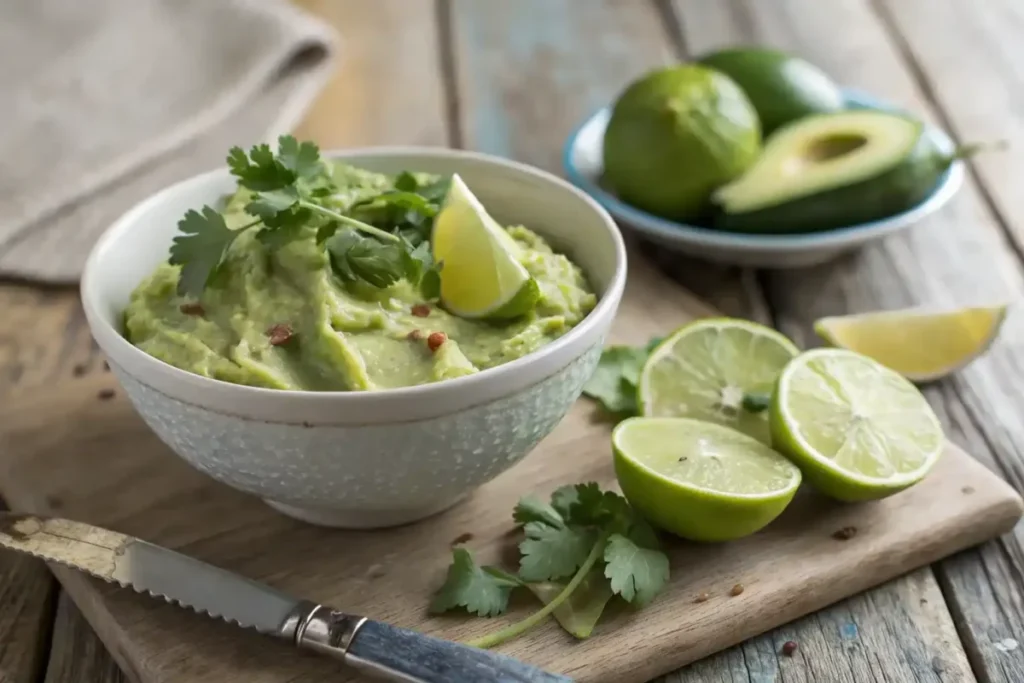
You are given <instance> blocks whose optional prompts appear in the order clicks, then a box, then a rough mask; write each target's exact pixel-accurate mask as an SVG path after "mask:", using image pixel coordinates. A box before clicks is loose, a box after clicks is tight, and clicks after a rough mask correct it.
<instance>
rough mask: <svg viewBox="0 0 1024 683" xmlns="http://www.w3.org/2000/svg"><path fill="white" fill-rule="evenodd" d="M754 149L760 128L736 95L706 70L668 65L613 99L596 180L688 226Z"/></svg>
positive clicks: (734, 87) (742, 167) (751, 157)
mask: <svg viewBox="0 0 1024 683" xmlns="http://www.w3.org/2000/svg"><path fill="white" fill-rule="evenodd" d="M760 151H761V127H760V123H759V122H758V119H757V113H756V112H755V111H754V108H753V106H751V104H750V101H749V100H748V99H747V97H746V95H744V94H743V90H741V89H740V87H739V86H738V85H736V84H735V83H733V81H732V80H731V79H730V78H729V77H728V76H725V75H724V74H721V73H718V72H717V71H714V70H712V69H706V68H704V67H702V66H694V65H690V64H684V65H675V66H670V67H666V68H661V69H656V70H654V71H651V72H649V73H647V74H645V75H644V76H642V77H641V78H639V79H637V80H636V81H634V82H633V83H631V84H630V85H629V87H627V88H626V89H625V91H623V93H622V94H621V95H620V96H619V97H618V99H617V100H616V101H615V105H614V107H613V108H612V113H611V118H610V119H609V121H608V127H607V129H606V130H605V134H604V143H603V159H604V175H603V178H602V180H603V182H604V183H605V184H606V185H607V186H608V187H609V188H610V189H611V190H612V191H613V192H615V194H617V195H618V196H619V198H620V199H622V200H623V201H625V202H627V203H629V204H632V205H633V206H635V207H637V208H639V209H643V210H644V211H648V212H650V213H653V214H655V215H658V216H662V217H664V218H670V219H674V220H680V221H689V220H696V219H698V218H700V217H703V216H705V215H706V214H707V212H708V209H709V208H710V199H711V193H712V192H713V191H714V189H715V188H716V187H719V186H721V185H723V184H724V183H727V182H729V181H731V180H733V179H734V178H736V177H738V176H739V175H740V174H741V173H743V172H744V171H745V170H746V169H747V168H748V167H749V166H750V165H751V164H752V163H754V161H755V160H756V158H757V156H758V153H759V152H760Z"/></svg>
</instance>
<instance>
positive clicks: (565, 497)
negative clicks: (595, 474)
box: [551, 484, 581, 519]
mask: <svg viewBox="0 0 1024 683" xmlns="http://www.w3.org/2000/svg"><path fill="white" fill-rule="evenodd" d="M580 486H581V484H569V485H567V486H561V487H559V488H557V489H555V492H554V493H552V494H551V507H553V508H554V509H555V512H557V513H558V514H559V515H561V516H562V519H568V517H569V513H570V511H571V510H572V506H573V505H575V504H576V501H577V500H579V493H578V492H577V490H576V489H577V488H579V487H580Z"/></svg>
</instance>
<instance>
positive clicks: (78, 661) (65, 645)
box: [43, 592, 127, 683]
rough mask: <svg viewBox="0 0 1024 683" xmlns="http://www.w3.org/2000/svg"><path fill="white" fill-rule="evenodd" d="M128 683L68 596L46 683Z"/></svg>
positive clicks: (60, 605) (63, 598)
mask: <svg viewBox="0 0 1024 683" xmlns="http://www.w3.org/2000/svg"><path fill="white" fill-rule="evenodd" d="M126 680H127V679H126V678H125V675H124V674H123V673H122V672H121V670H120V669H119V668H118V667H117V664H115V663H114V660H113V659H111V657H110V655H109V654H108V653H107V650H106V648H104V646H103V643H101V642H100V640H99V638H97V637H96V635H95V633H93V630H92V627H91V626H89V622H87V621H86V620H85V617H83V616H82V613H81V612H79V611H78V607H76V606H75V603H73V602H72V601H71V598H70V597H68V594H67V593H63V592H62V593H61V594H60V598H59V600H58V601H57V615H56V618H55V619H54V624H53V647H52V648H51V649H50V657H49V662H48V663H47V665H46V677H45V678H44V679H43V683H124V681H126Z"/></svg>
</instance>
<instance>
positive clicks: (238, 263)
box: [124, 141, 596, 391]
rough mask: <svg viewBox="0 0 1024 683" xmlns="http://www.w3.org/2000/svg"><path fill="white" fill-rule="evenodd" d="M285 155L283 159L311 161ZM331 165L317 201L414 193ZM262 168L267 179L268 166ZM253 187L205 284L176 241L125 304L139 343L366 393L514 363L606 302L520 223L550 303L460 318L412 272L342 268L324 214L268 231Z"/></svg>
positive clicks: (181, 363) (529, 263) (219, 373)
mask: <svg viewBox="0 0 1024 683" xmlns="http://www.w3.org/2000/svg"><path fill="white" fill-rule="evenodd" d="M282 142H283V141H282ZM313 149H314V150H315V148H313ZM253 158H254V159H256V158H257V157H256V155H254V156H253ZM282 159H283V161H284V166H282V168H284V167H288V168H291V167H292V166H294V165H295V164H296V163H301V161H302V160H301V158H300V159H299V161H298V162H295V161H294V160H289V159H286V158H284V156H282ZM230 161H232V160H231V158H229V162H230ZM289 163H290V164H292V166H288V164H289ZM317 163H322V164H323V166H322V168H323V172H324V173H326V174H328V175H329V177H330V194H329V196H327V193H326V192H322V191H321V192H320V193H319V194H317V192H316V191H315V189H314V190H309V188H311V187H312V188H315V187H319V186H321V185H323V183H321V181H320V180H316V181H315V182H313V181H310V182H309V183H308V186H304V187H305V188H306V189H302V188H300V190H299V191H298V192H299V194H302V192H307V194H308V196H310V197H314V198H315V197H320V199H315V201H322V202H326V203H325V204H324V205H325V206H330V207H331V208H332V209H333V210H334V211H336V212H337V213H339V214H343V215H345V216H353V215H357V214H358V215H359V216H362V217H365V216H366V212H361V211H360V210H358V208H356V210H355V211H353V207H358V205H359V204H360V202H363V203H364V204H365V203H366V201H367V200H369V199H372V198H373V197H375V196H378V195H381V193H387V192H389V191H390V192H394V193H396V194H394V195H388V196H389V197H396V196H398V194H400V193H398V191H397V190H396V181H397V179H398V178H399V176H387V175H382V174H378V173H372V172H369V171H366V170H362V169H358V168H355V167H352V166H348V165H344V164H339V163H335V162H330V161H325V162H319V161H317ZM253 168H255V167H253ZM286 170H287V169H286ZM245 171H246V169H245V168H242V172H245ZM303 173H305V170H304V169H303V168H301V167H299V168H298V170H297V171H296V172H295V174H294V175H296V176H297V177H299V178H300V180H299V181H296V182H297V183H298V184H299V185H302V183H303V182H305V181H304V180H301V178H302V174H303ZM236 175H238V174H237V173H236ZM402 176H404V180H402V181H397V182H398V184H401V183H405V184H410V183H411V184H413V185H418V186H427V185H429V184H430V183H431V182H434V181H437V180H438V179H437V178H436V177H432V176H428V175H426V174H419V173H415V174H408V173H407V174H402ZM240 177H244V176H240ZM251 177H253V178H256V174H255V172H253V173H252V174H251ZM289 177H292V176H289ZM310 177H312V172H311V173H310ZM411 178H412V179H415V180H410V179H411ZM260 182H263V181H262V180H260V179H259V178H256V179H255V180H252V181H250V185H251V186H255V187H272V186H273V185H272V184H270V185H260V184H259V183H260ZM318 183H319V185H318ZM248 187H249V186H247V185H246V184H245V181H244V180H243V181H242V182H241V183H240V187H239V189H238V190H237V192H236V193H235V194H234V195H232V196H231V197H229V198H227V199H226V203H225V204H224V206H223V207H220V209H219V214H220V215H221V216H222V217H223V223H222V225H226V226H227V228H228V229H232V230H239V229H240V228H241V229H242V230H241V231H240V232H239V233H238V235H237V237H234V238H232V239H231V240H230V241H228V242H226V244H227V246H225V247H224V249H223V253H222V255H221V257H220V260H219V263H215V264H213V265H214V266H215V268H211V269H210V276H209V279H208V280H206V282H205V285H204V286H203V288H202V289H201V292H199V293H198V294H197V293H196V292H195V291H192V292H189V291H184V292H183V291H182V281H183V280H184V278H182V276H181V270H182V266H181V265H179V264H180V261H179V264H174V263H172V262H174V260H175V259H174V258H173V254H174V251H173V249H172V258H171V262H169V263H164V264H162V265H160V266H159V267H158V268H157V269H156V271H155V272H154V273H153V274H152V275H150V276H149V277H148V278H146V279H145V280H144V281H143V282H142V283H141V284H140V285H139V286H138V287H137V288H136V289H135V291H134V292H133V293H132V295H131V300H130V303H129V305H128V307H127V309H126V310H125V315H124V323H125V336H126V338H127V339H128V340H129V341H130V342H131V343H132V344H134V345H135V346H137V347H138V348H140V349H142V350H143V351H145V352H146V353H148V354H150V355H151V356H153V357H155V358H158V359H160V360H162V361H164V362H166V363H169V364H170V365H173V366H175V367H178V368H181V369H182V370H187V371H189V372H192V373H195V374H197V375H203V376H205V377H212V378H215V379H219V380H223V381H226V382H232V383H236V384H246V385H251V386H257V387H267V388H272V389H293V390H312V391H361V390H372V389H384V388H391V387H407V386H414V385H419V384H426V383H429V382H436V381H440V380H444V379H450V378H454V377H459V376H462V375H468V374H472V373H475V372H478V371H480V370H483V369H486V368H491V367H494V366H496V365H501V364H502V363H507V362H509V361H512V360H515V359H516V358H520V357H522V356H525V355H526V354H528V353H530V352H532V351H534V350H536V349H538V348H540V347H542V346H544V345H545V344H547V343H549V342H551V341H552V340H554V339H556V338H558V337H559V336H561V335H563V334H565V332H567V331H568V330H569V329H571V328H572V327H573V326H574V325H576V324H577V323H579V322H580V320H582V319H583V317H584V316H586V315H587V313H589V312H590V310H591V309H592V308H593V307H594V305H595V302H596V297H595V296H594V294H593V292H592V290H591V289H590V287H589V285H588V283H587V281H586V278H585V277H584V275H583V273H582V271H581V270H580V268H579V267H578V266H576V265H574V264H573V263H572V262H571V261H570V260H569V259H568V258H566V257H565V256H564V255H561V254H557V253H555V252H554V251H553V250H552V248H551V247H550V246H549V245H548V244H547V243H546V242H545V241H544V239H542V238H541V237H540V236H538V235H537V234H536V233H534V232H532V231H531V230H529V229H528V228H526V227H523V226H512V227H508V228H507V232H508V234H509V235H510V236H511V237H512V239H513V240H514V241H515V242H516V243H517V244H518V245H519V246H520V247H521V250H520V254H519V256H518V258H519V260H520V262H521V263H522V265H523V266H524V267H525V268H526V270H527V271H528V272H529V274H530V275H531V276H532V277H533V278H534V279H535V280H536V283H537V285H538V287H539V291H540V296H539V299H538V301H537V303H536V305H535V306H534V307H533V308H532V310H530V311H529V312H528V313H526V314H524V315H522V316H520V317H518V318H515V319H512V320H504V321H497V322H495V321H487V320H468V319H463V318H459V317H457V316H455V315H452V314H451V313H449V312H447V311H446V310H445V309H444V308H443V307H442V306H441V305H440V304H439V302H438V301H437V299H436V298H435V297H436V295H434V296H429V295H424V293H423V290H422V289H421V288H420V287H418V286H415V285H414V284H413V283H411V282H409V280H408V279H407V278H405V277H402V278H401V279H397V280H395V281H393V282H391V283H390V284H387V286H378V285H380V284H381V283H380V282H376V280H374V278H370V279H371V280H374V282H376V284H374V283H373V282H369V281H367V280H366V279H359V278H358V277H345V275H346V274H347V273H348V271H347V270H345V269H344V268H342V269H340V270H339V267H338V266H336V265H334V263H333V261H332V258H333V257H332V255H331V254H332V252H331V251H330V249H325V247H324V244H323V233H322V230H321V228H322V226H323V222H322V221H320V222H318V221H316V220H310V221H309V224H308V225H301V226H299V227H298V228H296V230H295V232H294V234H292V235H290V236H289V237H288V239H287V240H277V241H275V240H267V239H261V234H260V232H259V230H258V229H246V226H251V225H254V224H255V223H254V221H255V222H258V221H259V220H260V219H259V217H257V216H253V215H251V213H250V211H256V210H257V209H258V208H259V207H254V206H253V205H252V204H251V203H250V202H251V201H252V198H253V196H254V193H253V191H252V190H251V189H247V188H248ZM399 189H401V188H399ZM288 191H289V192H290V191H291V190H290V189H289V190H288ZM275 192H277V190H275ZM268 194H269V193H268ZM266 199H267V201H268V202H270V203H271V204H273V202H274V201H283V202H287V201H289V200H287V199H285V200H280V198H279V197H278V196H277V195H272V196H268V197H267V198H266ZM281 205H282V206H283V205H284V204H281ZM262 210H264V211H268V212H269V211H270V210H272V209H262ZM301 210H302V206H301V205H300V204H296V205H295V206H294V207H292V208H290V209H288V211H291V212H292V213H289V214H288V216H297V215H302V216H305V215H307V214H308V212H307V214H299V213H298V212H299V211H301ZM267 215H272V214H270V213H268V214H267ZM282 215H283V214H282ZM196 218H197V219H198V218H199V216H198V215H197V216H196ZM420 218H422V216H421V217H420ZM267 222H268V223H269V224H276V223H274V220H273V219H268V221H267ZM278 222H281V221H280V220H279V221H278ZM378 225H379V226H380V227H382V228H383V229H385V230H387V229H388V228H389V227H390V226H388V225H386V224H380V223H379V222H378ZM396 229H397V228H396ZM425 235H427V237H429V227H428V228H427V231H426V232H425ZM214 237H216V234H214ZM424 239H426V237H425V238H424ZM375 244H376V243H375ZM356 265H359V264H358V263H356ZM441 267H442V269H443V264H441ZM442 272H443V270H442Z"/></svg>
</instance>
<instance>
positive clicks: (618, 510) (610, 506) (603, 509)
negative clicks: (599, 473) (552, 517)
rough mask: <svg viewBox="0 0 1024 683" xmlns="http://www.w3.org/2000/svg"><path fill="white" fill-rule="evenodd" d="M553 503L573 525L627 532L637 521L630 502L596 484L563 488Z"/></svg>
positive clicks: (553, 498) (554, 497)
mask: <svg viewBox="0 0 1024 683" xmlns="http://www.w3.org/2000/svg"><path fill="white" fill-rule="evenodd" d="M551 503H552V505H553V506H554V508H555V509H556V510H557V511H558V512H559V514H561V515H562V517H563V518H564V519H565V520H566V521H567V522H568V523H569V524H575V525H580V526H602V527H603V526H610V527H612V528H613V529H614V530H618V529H623V530H624V529H625V528H627V527H628V526H629V524H630V522H631V521H632V519H633V510H632V508H630V507H629V503H628V502H626V499H625V498H623V497H622V496H620V495H619V494H617V493H615V492H614V491H602V490H601V487H600V486H598V485H597V483H596V482H587V483H585V484H575V485H573V486H571V487H565V486H563V487H562V488H560V489H558V490H557V491H555V492H554V493H553V494H552V496H551Z"/></svg>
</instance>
